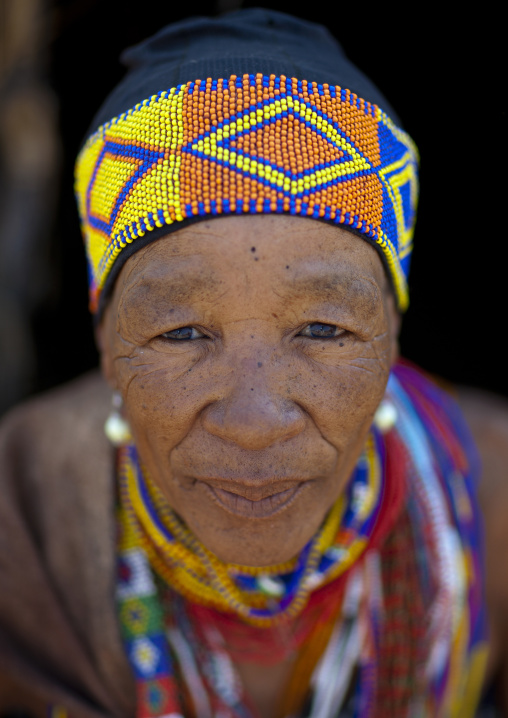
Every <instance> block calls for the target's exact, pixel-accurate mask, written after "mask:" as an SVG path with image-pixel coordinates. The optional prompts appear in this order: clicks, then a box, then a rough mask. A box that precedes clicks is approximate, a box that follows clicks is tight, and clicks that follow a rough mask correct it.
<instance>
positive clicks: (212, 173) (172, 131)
mask: <svg viewBox="0 0 508 718" xmlns="http://www.w3.org/2000/svg"><path fill="white" fill-rule="evenodd" d="M76 194H77V198H78V204H79V210H80V215H81V220H82V228H83V233H84V237H85V242H86V247H87V252H88V258H89V265H90V274H91V308H92V310H93V311H97V310H98V307H99V299H100V295H101V292H102V290H103V288H104V286H105V284H106V282H107V279H108V276H109V275H110V272H111V269H112V267H113V265H114V264H115V262H117V261H118V258H119V255H121V252H122V250H123V249H124V248H125V247H127V246H128V245H129V244H131V243H133V242H135V241H136V239H138V238H139V237H144V236H145V235H146V234H147V233H149V232H153V231H154V230H161V229H163V228H165V227H167V228H168V231H169V228H170V227H171V226H174V225H175V224H177V223H179V222H183V221H184V220H186V219H191V218H195V217H208V216H213V215H221V214H229V213H237V212H248V213H266V212H278V213H282V212H285V213H289V214H295V215H302V216H307V217H313V218H316V219H322V220H324V221H328V222H332V223H335V224H343V225H345V226H349V227H351V228H354V229H355V230H356V231H357V232H359V233H360V234H362V235H364V236H365V238H366V239H368V240H370V241H372V242H373V243H374V244H375V245H377V246H378V248H379V249H380V252H381V254H382V256H383V257H384V259H385V262H386V265H387V268H388V271H389V273H390V275H391V277H392V281H393V286H394V290H395V294H396V296H397V300H398V304H399V308H400V309H401V310H403V309H405V308H406V306H407V303H408V296H407V284H406V278H407V277H406V275H407V270H408V258H409V255H410V253H411V249H412V235H413V226H414V218H415V210H416V202H417V194H418V183H417V151H416V148H415V146H414V144H413V143H412V141H411V139H410V138H409V136H408V135H407V134H406V133H404V132H403V131H402V130H400V129H399V128H397V127H396V126H395V125H394V123H393V122H392V121H391V120H390V118H389V117H387V116H386V114H385V113H384V112H383V111H382V110H381V109H380V108H379V107H377V106H376V105H371V104H370V103H368V102H365V101H364V100H362V99H359V98H357V96H356V95H354V94H353V93H351V92H349V91H348V90H343V89H341V88H340V87H331V86H328V85H326V84H325V85H317V84H316V83H309V82H307V81H305V80H303V81H298V80H296V79H295V78H291V79H289V78H286V77H284V76H281V77H276V76H275V75H270V76H269V77H267V76H264V75H261V74H258V75H244V76H243V77H241V78H240V77H238V78H237V77H236V76H235V75H232V76H231V77H230V78H229V79H218V80H212V79H211V78H208V79H207V80H206V81H201V80H196V81H195V82H188V83H187V84H186V85H180V86H179V87H177V88H172V89H171V90H169V91H167V92H161V93H159V94H158V95H153V96H152V97H151V98H149V99H147V100H145V101H144V102H141V103H139V104H138V105H136V107H135V108H133V109H131V110H129V111H128V112H125V113H124V114H123V115H121V116H120V117H117V118H114V119H112V120H111V121H110V122H108V123H106V124H105V125H103V126H102V127H100V128H99V129H98V130H97V132H95V133H94V134H93V135H92V136H91V137H90V138H89V139H88V141H87V143H86V144H85V146H84V148H83V150H82V151H81V153H80V155H79V157H78V161H77V164H76ZM157 236H160V234H157V235H154V237H157ZM120 259H121V257H120Z"/></svg>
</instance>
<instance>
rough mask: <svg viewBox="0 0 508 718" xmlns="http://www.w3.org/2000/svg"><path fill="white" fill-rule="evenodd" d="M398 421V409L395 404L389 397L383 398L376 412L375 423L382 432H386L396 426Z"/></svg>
mask: <svg viewBox="0 0 508 718" xmlns="http://www.w3.org/2000/svg"><path fill="white" fill-rule="evenodd" d="M396 421H397V409H396V408H395V406H394V404H392V402H391V401H390V400H389V399H382V400H381V403H380V404H379V406H378V408H377V409H376V413H375V414H374V424H375V425H376V426H377V428H378V429H379V431H380V432H381V433H382V434H386V432H387V431H390V429H391V428H392V427H393V426H395V422H396Z"/></svg>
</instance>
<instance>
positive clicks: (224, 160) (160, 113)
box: [0, 10, 502, 718]
mask: <svg viewBox="0 0 508 718" xmlns="http://www.w3.org/2000/svg"><path fill="white" fill-rule="evenodd" d="M127 59H128V61H129V64H130V65H131V71H130V73H129V74H128V75H127V77H126V79H125V80H124V81H123V82H122V84H121V85H120V86H119V87H118V88H117V89H116V90H115V91H114V92H113V94H112V95H111V96H110V97H109V98H108V100H107V101H106V103H105V105H104V106H103V108H102V109H101V110H100V112H99V115H98V116H97V118H96V120H95V121H94V125H93V132H92V134H91V136H90V137H89V139H88V140H87V142H86V144H85V145H84V147H83V150H82V152H81V154H80V157H79V159H78V163H77V170H76V190H77V196H78V201H79V208H80V213H81V219H82V226H83V231H84V236H85V240H86V246H87V252H88V260H89V268H90V297H91V308H92V311H93V312H94V314H95V317H96V322H97V337H98V343H99V346H100V350H101V357H102V374H103V377H104V379H105V380H106V382H107V383H105V382H104V380H103V379H100V378H98V377H97V376H95V375H92V376H88V377H85V378H83V379H81V380H79V381H77V382H76V383H75V384H73V385H72V386H68V387H65V388H64V389H62V390H60V391H57V392H55V393H53V394H52V395H50V396H48V397H43V398H41V399H39V400H36V401H34V402H32V403H31V404H29V405H27V406H26V407H24V408H21V409H19V410H18V411H17V412H15V413H14V414H13V415H12V416H11V417H10V419H8V420H7V421H6V422H5V425H4V428H3V434H2V453H1V462H2V468H1V474H0V475H1V480H2V486H3V488H2V493H1V497H0V521H1V523H0V525H1V529H2V538H1V540H2V541H3V542H5V543H3V544H1V546H2V553H1V556H0V576H1V580H2V592H1V595H0V664H1V667H2V671H3V674H2V675H3V676H4V678H3V679H0V681H1V680H3V681H4V683H3V686H4V687H3V691H4V693H3V697H2V693H0V706H1V707H2V708H3V709H4V710H7V709H9V708H11V709H13V708H17V709H18V710H24V711H26V712H28V713H29V714H30V715H33V716H43V715H47V711H48V710H49V711H50V715H53V716H70V717H71V718H74V717H75V718H99V717H101V716H102V717H105V716H111V717H113V716H114V717H118V718H123V717H132V718H134V716H136V717H137V718H156V717H157V718H178V717H180V716H184V717H185V718H187V717H195V718H207V717H210V718H211V717H212V716H217V717H218V716H221V717H222V718H241V717H242V718H243V717H247V716H259V717H261V718H272V717H273V718H277V717H278V716H280V717H281V718H284V717H285V718H289V717H290V716H301V717H303V716H308V717H312V718H317V717H319V718H338V717H341V718H342V717H346V716H362V717H363V716H377V717H381V716H390V717H393V716H401V717H402V716H429V717H430V716H432V717H435V716H439V717H443V718H444V717H448V716H460V717H461V718H464V716H472V715H473V714H474V712H475V708H476V706H477V703H478V700H479V696H480V691H481V686H482V683H483V681H484V675H485V667H486V658H487V651H486V645H487V644H486V622H485V611H484V583H483V578H482V562H483V558H482V552H481V545H482V538H481V531H480V521H479V510H478V506H477V499H476V495H475V476H476V474H477V472H478V462H477V458H476V453H475V451H474V449H473V447H472V443H471V439H470V437H469V434H468V430H467V429H466V427H465V424H464V421H463V419H462V417H461V414H460V412H459V410H458V408H457V406H456V405H455V404H454V402H453V401H452V399H451V398H450V397H449V396H448V395H447V394H446V393H445V392H443V391H442V390H440V389H439V388H438V387H437V386H436V385H435V384H433V383H432V382H431V381H430V380H429V378H428V377H426V376H425V375H424V374H422V373H421V372H420V371H419V370H417V369H416V368H415V367H413V366H410V365H408V364H407V363H404V362H401V361H399V360H398V352H397V332H398V327H399V317H400V313H401V312H403V311H404V309H405V307H406V306H407V303H408V291H407V283H406V281H407V273H408V265H409V258H410V254H411V247H412V244H411V239H412V232H413V224H414V216H415V208H416V200H417V179H416V171H417V155H416V149H415V147H414V145H413V143H412V141H411V140H410V138H409V137H408V135H407V134H406V133H405V132H404V131H403V130H402V129H401V128H400V123H399V121H398V120H397V117H396V116H395V113H394V112H393V110H392V109H391V108H390V107H389V105H388V103H387V102H386V100H385V99H384V98H383V97H382V96H381V94H380V93H379V91H378V90H377V89H376V88H375V87H374V86H373V85H372V84H371V83H370V82H369V81H368V80H367V79H366V78H365V77H364V76H363V75H362V74H361V73H360V72H359V71H358V70H357V69H356V68H355V67H353V66H352V65H351V64H350V63H349V61H348V60H347V59H346V58H345V56H344V55H343V53H342V50H341V48H340V47H339V46H338V45H337V44H336V43H335V42H334V41H333V40H332V39H331V37H330V36H329V35H328V33H327V32H326V31H325V30H324V29H323V28H322V27H319V26H315V25H310V24H308V23H303V22H301V21H299V20H295V19H294V18H291V17H288V16H284V15H280V14H277V13H273V12H267V11H260V10H251V11H244V12H239V13H235V14H232V15H229V16H225V17H223V18H221V19H219V20H204V19H198V20H189V21H186V22H183V23H180V24H178V25H175V26H171V27H168V28H165V29H164V30H162V31H161V32H160V33H159V34H158V35H156V36H155V37H153V38H151V39H150V40H148V41H147V42H145V43H143V44H142V45H140V46H139V47H137V48H135V49H133V50H131V51H130V52H129V54H128V55H127ZM69 334H70V336H72V327H69ZM72 338H73V340H74V339H75V337H72ZM470 403H471V405H473V404H474V400H472V401H471V402H470ZM108 405H109V406H110V408H109V406H108ZM478 407H480V408H481V401H480V403H479V404H477V405H476V408H474V406H473V409H471V410H470V412H471V414H472V415H473V417H477V418H478V416H479V408H478ZM108 413H109V416H108ZM477 423H478V424H479V425H480V427H481V426H483V427H485V424H484V422H482V421H478V422H477ZM104 425H105V430H106V431H105V433H106V436H107V439H106V437H105V436H104V434H103V427H104ZM479 434H480V438H481V432H479ZM108 439H109V442H110V443H108ZM111 443H112V444H113V445H114V446H115V447H116V448H115V449H114V450H113V449H112V447H111ZM501 453H502V452H501ZM493 455H496V456H498V455H499V452H498V453H497V454H496V451H494V452H493ZM492 473H493V474H495V473H496V472H495V470H493V471H492ZM494 593H495V591H494ZM499 595H500V593H499V592H498V593H497V594H496V596H499ZM496 606H497V604H496V605H495V606H494V609H495V608H496ZM493 615H495V610H494V612H493ZM493 620H494V619H493ZM493 655H494V654H493ZM493 665H494V663H493ZM0 686H2V683H1V682H0ZM1 690H2V688H1V687H0V691H1Z"/></svg>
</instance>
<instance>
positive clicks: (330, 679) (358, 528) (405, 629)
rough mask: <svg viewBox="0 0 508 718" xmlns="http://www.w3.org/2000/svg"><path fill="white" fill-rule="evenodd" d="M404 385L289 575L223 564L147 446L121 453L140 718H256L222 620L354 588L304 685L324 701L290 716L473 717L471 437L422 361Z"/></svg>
mask: <svg viewBox="0 0 508 718" xmlns="http://www.w3.org/2000/svg"><path fill="white" fill-rule="evenodd" d="M388 391H389V398H390V400H391V401H393V403H394V405H395V408H396V415H397V421H396V425H395V427H393V429H391V430H389V431H388V433H386V434H385V435H384V436H382V435H380V434H379V433H377V432H376V431H374V432H373V434H371V436H370V438H369V441H368V443H367V448H366V452H365V454H364V456H363V457H362V459H361V460H360V463H359V466H358V467H357V470H356V471H355V473H354V475H353V477H352V479H351V482H350V484H349V486H348V490H347V493H346V494H345V496H344V499H339V501H338V502H337V504H336V505H335V506H334V507H333V509H332V511H331V512H330V514H329V516H328V517H327V519H326V521H325V523H324V525H323V527H322V529H321V531H320V532H319V533H318V534H317V535H316V537H314V539H313V540H312V541H311V542H310V544H309V546H308V547H306V548H305V549H304V550H303V551H302V554H301V555H300V556H299V557H297V559H296V560H295V561H294V562H290V563H288V564H287V565H285V566H277V567H273V571H270V570H269V571H267V569H266V568H263V569H250V568H248V569H242V567H238V566H235V567H231V566H229V567H228V566H225V565H222V566H221V565H220V562H218V561H217V559H215V561H214V560H213V557H212V556H211V555H209V554H208V553H207V552H206V549H204V548H203V547H202V546H200V545H199V543H198V542H197V540H196V539H195V538H193V537H192V536H191V535H190V534H189V533H188V531H187V529H186V528H185V527H184V526H182V524H181V523H180V522H179V521H178V519H177V517H176V516H175V515H174V514H173V513H172V511H171V509H170V508H169V507H168V506H167V504H166V505H164V499H163V497H162V496H161V495H160V494H158V492H157V491H156V489H155V487H153V486H152V485H151V483H150V481H149V480H146V479H144V477H143V472H142V469H141V468H140V466H139V463H138V461H137V456H136V452H135V449H134V448H133V447H132V446H127V447H125V448H124V449H122V450H121V451H120V463H119V482H120V486H121V505H120V516H119V519H120V521H119V526H120V537H119V577H118V588H117V597H118V601H119V612H120V621H121V626H122V633H123V636H124V640H125V646H126V651H127V655H128V657H129V660H130V663H131V665H132V667H133V669H134V671H135V675H136V685H137V690H138V713H137V716H138V718H169V717H170V716H171V717H172V718H182V717H183V716H190V715H195V716H199V718H205V717H208V716H209V717H210V718H211V717H212V716H214V715H221V716H224V717H225V718H253V716H254V715H255V711H254V710H252V706H250V705H249V701H248V697H246V696H245V695H244V693H243V689H242V686H241V682H240V681H239V678H238V675H237V674H236V671H235V667H234V664H233V663H232V661H231V657H230V655H229V653H228V650H227V646H226V644H225V642H224V632H223V630H222V629H223V628H224V626H225V625H226V624H225V623H224V621H223V620H222V619H221V620H217V617H219V614H220V615H223V616H228V615H229V616H232V619H231V620H232V621H233V622H234V621H235V620H236V621H237V622H238V625H241V626H243V627H244V628H243V629H241V630H242V631H245V630H246V627H247V628H248V624H252V630H253V631H263V630H265V629H264V628H263V627H264V626H267V625H268V626H269V625H270V624H273V623H275V624H277V622H281V625H282V622H283V621H285V620H291V619H290V616H291V614H292V613H293V615H294V614H295V613H298V612H302V611H305V610H306V609H305V604H306V603H307V605H308V602H309V599H310V602H312V601H313V600H314V599H315V597H316V596H319V594H320V593H321V592H322V591H327V590H328V589H329V588H334V587H335V586H336V584H337V582H340V581H342V584H341V588H340V590H338V591H335V594H334V596H332V595H330V596H327V597H326V604H330V601H331V602H332V604H335V605H334V610H333V611H331V612H330V611H328V617H327V619H325V623H324V624H323V623H319V621H317V622H316V623H317V629H316V630H315V631H314V633H312V631H311V633H310V634H309V633H307V634H306V638H305V640H304V643H303V644H301V645H300V649H301V656H302V657H303V663H302V662H301V661H300V656H299V658H298V661H299V662H297V666H296V668H297V671H296V684H295V685H293V684H292V690H293V689H295V690H297V689H298V688H299V689H300V698H301V699H305V691H310V692H309V693H308V697H309V701H310V702H306V703H305V709H304V713H303V714H302V713H301V712H300V711H301V709H302V703H301V701H300V703H298V702H297V704H296V705H297V708H295V706H294V705H293V706H292V707H291V709H290V710H287V711H285V710H284V711H283V712H282V713H281V714H283V715H305V716H308V717H310V718H324V716H326V718H331V717H332V716H333V718H336V717H341V716H343V715H346V714H347V715H348V716H349V715H355V716H359V717H360V718H373V717H375V718H381V717H384V716H386V715H390V716H394V718H402V716H406V717H407V716H408V715H411V716H416V715H418V716H425V717H427V716H429V718H430V716H433V717H434V716H443V718H444V716H449V715H457V716H458V715H460V716H461V718H465V717H466V716H472V715H473V712H474V709H475V706H476V704H477V700H478V696H479V691H480V689H481V684H482V678H483V674H484V669H485V661H486V655H487V654H486V644H485V614H484V608H483V602H482V570H481V555H480V549H479V547H480V546H481V540H480V537H479V533H478V532H479V517H478V509H477V506H476V503H475V499H474V482H473V478H472V470H473V469H474V458H473V457H472V456H471V454H470V453H469V441H470V439H469V437H468V435H467V431H466V429H465V427H464V425H463V423H462V420H461V418H460V415H459V414H458V412H457V409H456V408H455V407H454V405H453V403H452V402H451V401H450V399H449V398H448V397H446V396H445V395H444V394H443V393H442V392H440V391H439V390H438V389H437V388H436V387H435V386H433V385H432V384H431V383H430V382H429V381H428V380H427V379H426V378H425V377H423V376H422V375H420V374H419V373H418V372H416V371H414V370H413V369H412V368H410V367H407V366H399V367H397V369H396V371H395V372H394V373H393V374H392V376H391V378H390V382H389V386H388ZM395 485H398V486H399V488H398V489H397V490H396V491H395V493H393V492H394V488H395ZM402 487H404V488H402ZM397 493H398V494H399V496H398V499H397V498H396V496H397ZM390 511H394V515H393V516H392V518H391V519H390V520H387V518H386V513H387V512H388V513H389V512H390ZM394 522H395V524H394ZM380 524H384V528H382V529H380ZM394 526H395V530H393V531H392V529H393V528H394ZM390 537H391V538H390ZM337 576H339V578H336V580H335V581H333V580H332V579H333V578H334V577H337ZM327 582H328V583H327ZM323 584H327V585H326V586H324V587H323ZM302 589H303V590H302ZM168 591H169V593H168ZM311 591H312V596H311V595H310V594H311ZM322 605H325V604H322ZM214 611H218V613H216V614H214V613H213V612H214ZM207 612H208V613H207ZM210 612H211V613H210ZM244 635H245V633H241V636H244ZM320 635H321V637H322V636H323V635H324V639H322V640H319V641H317V644H316V640H315V639H316V637H319V636H320ZM309 651H310V653H311V654H313V655H311V656H310V657H309ZM305 662H307V664H306V663H305ZM302 682H303V692H302V685H301V684H302ZM348 688H349V689H352V690H348ZM351 701H352V703H351ZM189 702H190V705H191V706H193V708H192V709H190V708H189ZM345 702H347V704H348V705H347V710H346V712H345V713H344V712H343V709H344V708H345V706H346V703H345ZM348 710H352V711H353V712H352V713H349V712H347V711H348ZM189 711H190V712H189Z"/></svg>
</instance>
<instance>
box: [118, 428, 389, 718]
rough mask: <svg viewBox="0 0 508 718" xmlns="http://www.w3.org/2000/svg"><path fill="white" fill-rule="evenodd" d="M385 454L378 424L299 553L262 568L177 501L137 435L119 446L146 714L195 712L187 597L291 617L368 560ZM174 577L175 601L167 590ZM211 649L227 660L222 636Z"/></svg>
mask: <svg viewBox="0 0 508 718" xmlns="http://www.w3.org/2000/svg"><path fill="white" fill-rule="evenodd" d="M383 455H384V448H383V441H382V438H381V435H380V433H379V432H376V431H372V432H371V433H370V434H369V437H368V439H367V441H366V445H365V450H364V452H363V454H362V456H361V457H360V459H359V461H358V464H357V467H356V470H355V472H354V474H353V476H352V477H351V479H350V481H349V483H348V486H347V489H346V491H345V492H344V493H343V494H342V495H341V496H340V497H339V499H338V500H337V501H336V503H335V504H334V506H333V507H332V509H331V510H330V512H329V514H328V516H327V517H326V519H325V521H324V523H323V525H322V527H321V529H320V530H319V531H318V532H317V534H316V535H315V536H314V537H313V538H312V539H311V541H310V542H309V543H308V544H307V545H306V546H305V547H304V549H303V550H302V552H301V553H300V554H299V556H297V557H296V558H295V559H293V560H291V561H288V562H286V563H284V564H279V565H277V566H271V567H262V568H256V567H251V566H248V567H242V566H237V565H228V564H224V563H222V562H221V561H219V560H218V559H217V557H215V556H214V555H213V554H212V553H211V552H210V551H208V550H207V549H206V548H205V547H204V546H203V545H202V544H200V542H199V541H198V540H197V539H196V538H195V536H194V535H193V534H192V533H191V532H190V531H189V529H188V528H187V527H186V526H185V525H184V524H183V523H182V522H181V521H180V519H179V518H178V517H177V516H176V514H175V513H174V512H173V511H172V509H171V508H170V506H169V505H168V503H167V501H166V500H165V499H164V497H163V496H162V494H161V492H160V491H159V490H158V489H157V488H156V487H155V486H154V484H153V482H152V481H151V480H150V478H149V477H148V476H147V474H146V471H144V470H143V468H142V466H141V465H140V462H139V460H138V456H137V452H136V448H135V447H134V446H133V445H132V444H130V445H126V446H124V447H122V448H121V449H120V450H119V454H118V475H119V485H120V505H119V509H118V512H119V527H120V538H119V582H118V591H117V598H118V602H119V609H120V621H121V626H122V632H123V636H124V640H125V644H126V648H127V653H128V656H129V659H130V662H131V664H132V665H133V667H134V670H135V673H136V682H137V689H138V704H139V705H140V706H143V707H142V708H141V711H142V712H141V713H140V715H139V716H138V718H155V717H156V716H157V717H160V716H167V715H170V714H171V713H173V714H176V715H178V714H185V715H187V713H183V710H184V709H183V708H182V704H183V702H185V696H182V695H180V692H181V691H180V688H179V684H180V683H181V679H180V680H179V679H178V673H180V674H181V673H182V672H183V673H185V676H186V681H187V682H188V676H189V675H194V674H196V676H197V675H198V674H199V671H198V669H197V668H194V669H193V668H192V666H193V664H194V661H193V660H191V658H190V655H191V653H192V652H191V651H189V650H185V646H186V645H188V644H189V642H192V631H191V630H190V629H189V630H188V631H187V638H183V637H182V635H181V632H182V626H184V625H188V624H189V621H188V620H187V619H186V618H185V616H186V615H187V612H186V611H185V603H186V602H190V604H197V605H201V606H203V607H205V608H211V609H214V610H218V611H220V612H222V613H224V614H229V615H233V616H236V617H237V618H238V619H239V620H241V621H242V622H243V623H247V624H249V625H251V626H255V627H258V628H269V627H270V626H274V625H276V624H280V625H284V624H287V623H288V622H290V621H291V620H292V619H294V618H295V617H297V616H298V615H299V614H301V613H302V612H303V611H304V610H305V608H306V606H307V604H308V601H309V597H310V595H311V593H312V592H313V591H315V590H316V589H317V588H319V587H323V586H325V585H326V584H329V583H330V582H333V580H334V579H336V578H337V577H339V576H340V575H341V574H343V573H344V572H346V571H347V570H348V569H349V568H350V567H351V566H352V565H353V564H354V563H355V562H356V561H357V560H358V558H359V556H360V555H361V554H362V553H363V551H364V550H365V548H366V546H367V544H368V541H369V537H370V535H371V533H372V530H373V527H374V526H375V524H376V521H377V518H378V515H379V511H380V506H381V499H382V496H383V491H384V472H383V470H382V467H383ZM168 586H169V587H170V589H171V591H172V596H173V600H172V601H168V600H167V590H166V589H167V587H168ZM162 602H164V606H165V608H164V610H163V608H162ZM171 604H172V605H171ZM177 614H178V615H177ZM335 615H336V612H335V614H334V616H335ZM207 635H208V637H209V636H210V635H213V631H211V630H209V631H208V634H207ZM194 643H195V644H199V643H200V641H194ZM182 647H184V648H183V650H182ZM208 652H209V653H210V654H212V655H214V656H215V660H219V658H218V656H219V657H220V656H221V655H222V663H224V662H225V658H224V656H225V655H226V652H225V649H224V648H223V647H221V642H220V641H218V640H215V641H214V642H213V645H212V646H211V648H210V650H209V651H208ZM175 655H176V660H175ZM182 661H183V663H182ZM183 664H185V666H184V665H183ZM199 683H200V681H198V680H195V681H194V682H193V688H194V690H193V695H192V697H191V702H192V704H193V705H194V706H196V705H197V704H199V696H200V695H201V693H202V692H203V691H202V690H200V689H199V687H198V688H196V686H199ZM196 691H197V695H194V694H195V693H196ZM231 691H232V689H231V687H230V688H229V693H231ZM233 693H235V691H233ZM237 693H238V691H237ZM239 701H240V699H239ZM239 701H237V705H236V706H235V707H234V710H233V708H232V712H231V714H230V715H231V718H233V716H234V718H239V716H242V715H247V713H245V712H244V709H243V708H242V709H240V706H241V705H243V704H244V701H245V697H243V699H242V701H241V702H239ZM230 707H231V706H230ZM196 715H198V716H199V718H201V716H202V715H205V713H203V714H202V713H201V712H200V711H199V710H198V711H197V712H196Z"/></svg>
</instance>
